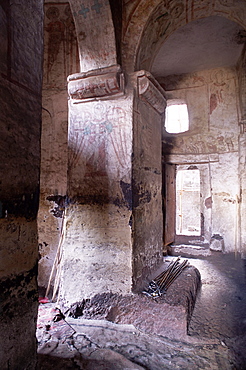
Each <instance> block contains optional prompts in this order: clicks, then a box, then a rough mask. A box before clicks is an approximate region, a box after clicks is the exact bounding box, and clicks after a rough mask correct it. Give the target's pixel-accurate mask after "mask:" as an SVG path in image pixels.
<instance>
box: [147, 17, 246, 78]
mask: <svg viewBox="0 0 246 370" xmlns="http://www.w3.org/2000/svg"><path fill="white" fill-rule="evenodd" d="M241 31H242V27H240V25H238V24H237V23H235V22H233V21H231V20H228V19H226V18H224V17H221V16H211V17H207V18H202V19H199V20H196V21H193V22H191V23H188V24H187V25H185V26H183V27H181V28H179V29H178V30H177V31H176V32H174V33H173V34H172V35H171V36H169V38H168V39H167V40H166V41H165V42H164V43H163V44H162V46H161V48H160V49H159V51H158V53H157V55H156V57H155V59H154V61H153V63H152V69H151V72H152V74H153V75H154V76H155V77H157V78H158V77H161V76H162V77H164V76H168V75H172V74H183V73H191V72H196V71H201V70H205V69H211V68H217V67H226V66H234V65H236V63H237V61H238V59H239V57H240V54H241V52H242V48H243V44H242V43H241V42H240V40H239V39H240V38H239V37H238V34H239V32H241Z"/></svg>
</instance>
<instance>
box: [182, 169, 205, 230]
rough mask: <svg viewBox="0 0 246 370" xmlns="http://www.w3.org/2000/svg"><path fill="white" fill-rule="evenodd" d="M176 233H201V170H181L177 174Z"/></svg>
mask: <svg viewBox="0 0 246 370" xmlns="http://www.w3.org/2000/svg"><path fill="white" fill-rule="evenodd" d="M176 235H189V236H200V235H201V200H200V171H199V170H198V169H187V170H179V169H178V168H177V175H176Z"/></svg>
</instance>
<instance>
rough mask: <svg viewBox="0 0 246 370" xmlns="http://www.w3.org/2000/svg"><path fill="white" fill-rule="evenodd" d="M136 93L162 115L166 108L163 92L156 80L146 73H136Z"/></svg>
mask: <svg viewBox="0 0 246 370" xmlns="http://www.w3.org/2000/svg"><path fill="white" fill-rule="evenodd" d="M135 76H136V77H137V91H138V95H139V98H140V99H142V100H144V101H145V102H147V103H148V104H150V105H151V106H152V107H153V108H154V109H155V110H157V112H158V113H159V114H162V113H164V111H165V108H166V97H165V91H164V89H163V88H162V87H161V85H160V84H159V83H158V82H157V80H156V79H155V78H154V77H153V76H152V75H151V73H149V72H147V71H144V70H142V71H138V72H136V73H135Z"/></svg>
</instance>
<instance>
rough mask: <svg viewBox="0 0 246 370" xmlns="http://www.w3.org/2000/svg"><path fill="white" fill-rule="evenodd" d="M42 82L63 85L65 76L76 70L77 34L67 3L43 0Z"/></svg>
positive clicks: (52, 85) (55, 85)
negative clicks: (44, 1)
mask: <svg viewBox="0 0 246 370" xmlns="http://www.w3.org/2000/svg"><path fill="white" fill-rule="evenodd" d="M44 12H45V18H44V20H45V27H44V85H45V87H46V88H54V87H66V84H65V83H64V81H66V80H67V76H68V75H70V74H72V73H74V72H77V71H79V55H78V46H77V36H76V31H75V25H74V20H73V15H72V13H71V9H70V5H69V3H45V4H44Z"/></svg>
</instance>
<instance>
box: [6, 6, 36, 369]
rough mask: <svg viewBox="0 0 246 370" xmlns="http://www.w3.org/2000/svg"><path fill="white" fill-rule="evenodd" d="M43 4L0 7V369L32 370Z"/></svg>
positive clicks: (34, 341)
mask: <svg viewBox="0 0 246 370" xmlns="http://www.w3.org/2000/svg"><path fill="white" fill-rule="evenodd" d="M42 5H43V4H42V1H41V0H29V1H28V2H19V1H15V0H14V1H11V2H10V1H8V0H6V1H3V2H1V4H0V23H1V28H0V39H1V57H0V60H1V63H0V71H1V74H0V106H1V113H0V127H1V135H0V147H1V161H0V173H1V181H0V233H1V241H0V322H1V336H0V338H1V339H0V363H1V365H0V367H1V369H3V370H5V369H34V368H35V361H36V360H35V358H36V336H35V333H36V317H37V308H38V307H37V306H38V300H37V279H36V278H37V257H38V242H37V222H36V215H37V210H38V195H39V161H40V126H41V82H42Z"/></svg>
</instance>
